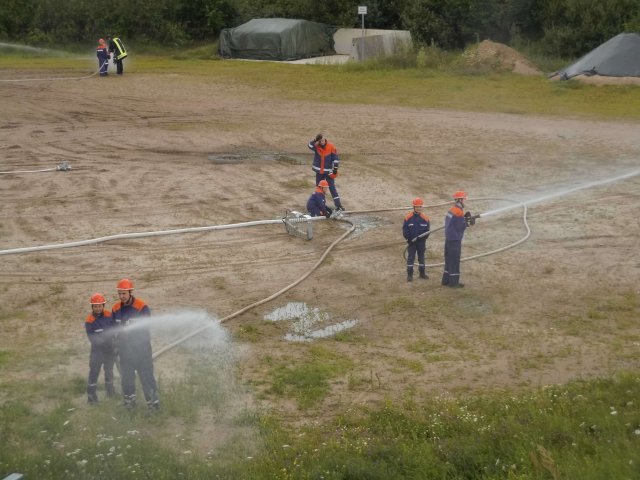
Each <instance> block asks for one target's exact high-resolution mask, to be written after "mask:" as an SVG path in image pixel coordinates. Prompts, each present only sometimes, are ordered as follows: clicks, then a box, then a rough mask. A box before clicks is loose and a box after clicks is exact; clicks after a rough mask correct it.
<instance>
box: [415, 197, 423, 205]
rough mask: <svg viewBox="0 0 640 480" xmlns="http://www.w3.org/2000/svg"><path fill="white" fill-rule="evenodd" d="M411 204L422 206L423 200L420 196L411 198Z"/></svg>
mask: <svg viewBox="0 0 640 480" xmlns="http://www.w3.org/2000/svg"><path fill="white" fill-rule="evenodd" d="M413 206H414V207H424V200H423V199H421V198H420V197H416V198H414V199H413Z"/></svg>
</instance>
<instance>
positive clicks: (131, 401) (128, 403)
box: [122, 393, 136, 410]
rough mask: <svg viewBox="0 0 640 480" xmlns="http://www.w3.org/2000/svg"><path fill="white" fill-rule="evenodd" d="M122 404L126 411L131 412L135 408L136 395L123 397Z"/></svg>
mask: <svg viewBox="0 0 640 480" xmlns="http://www.w3.org/2000/svg"><path fill="white" fill-rule="evenodd" d="M122 404H123V405H124V406H125V408H126V409H127V410H133V409H134V408H135V406H136V394H135V393H134V394H132V395H124V396H123V402H122Z"/></svg>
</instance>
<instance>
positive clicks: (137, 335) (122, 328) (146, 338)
mask: <svg viewBox="0 0 640 480" xmlns="http://www.w3.org/2000/svg"><path fill="white" fill-rule="evenodd" d="M132 300H133V301H132V302H131V303H130V304H129V305H124V304H123V303H122V302H118V303H116V304H115V305H114V306H113V308H112V309H111V315H112V316H113V322H114V324H115V325H116V326H117V327H119V328H118V346H119V347H122V346H123V345H134V344H141V343H151V329H150V328H149V325H145V326H136V327H135V328H129V327H131V326H132V325H135V324H136V323H137V322H136V320H138V319H140V318H141V317H149V316H151V309H150V308H149V307H148V306H147V305H146V304H145V303H144V302H143V301H142V300H140V299H139V298H135V297H132Z"/></svg>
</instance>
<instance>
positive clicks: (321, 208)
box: [307, 180, 333, 218]
mask: <svg viewBox="0 0 640 480" xmlns="http://www.w3.org/2000/svg"><path fill="white" fill-rule="evenodd" d="M328 189H329V182H327V181H326V180H320V182H318V186H317V187H316V190H315V192H313V193H312V194H311V196H310V197H309V200H307V211H308V212H309V215H311V216H312V217H319V216H320V215H324V216H325V217H327V218H329V217H330V216H331V214H332V213H333V209H332V208H331V207H328V206H327V202H326V195H327V190H328Z"/></svg>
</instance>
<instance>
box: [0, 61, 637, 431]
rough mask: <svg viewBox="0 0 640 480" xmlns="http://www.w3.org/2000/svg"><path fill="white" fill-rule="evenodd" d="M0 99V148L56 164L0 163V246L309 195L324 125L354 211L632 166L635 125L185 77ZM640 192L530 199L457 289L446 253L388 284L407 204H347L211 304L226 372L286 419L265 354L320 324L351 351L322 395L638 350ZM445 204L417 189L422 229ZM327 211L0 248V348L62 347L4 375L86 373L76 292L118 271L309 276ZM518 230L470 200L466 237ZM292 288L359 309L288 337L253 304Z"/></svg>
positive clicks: (556, 370)
mask: <svg viewBox="0 0 640 480" xmlns="http://www.w3.org/2000/svg"><path fill="white" fill-rule="evenodd" d="M292 68H296V67H295V66H292ZM4 74H6V75H7V77H15V76H19V75H20V74H21V72H7V71H5V72H4ZM25 74H27V73H25ZM44 74H45V73H44V72H43V75H44ZM27 75H31V76H33V75H34V73H33V72H29V73H28V74H27ZM0 103H1V104H2V108H1V109H0V151H1V152H2V153H0V170H2V171H11V170H24V169H40V168H50V167H54V166H56V165H57V164H58V163H60V162H62V161H68V162H70V164H71V165H72V171H70V172H51V173H38V174H18V175H2V176H0V249H10V248H16V247H24V246H34V245H43V244H51V243H60V242H70V241H76V240H84V239H89V238H96V237H101V236H105V235H111V234H117V233H125V232H141V231H156V230H165V229H175V228H183V227H194V226H203V225H216V224H227V223H236V222H245V221H250V220H262V219H277V218H280V217H281V216H282V215H283V213H284V211H285V209H288V208H293V209H299V210H300V209H304V205H305V202H306V199H307V197H308V196H309V194H310V193H311V191H312V181H313V176H312V173H311V169H310V165H309V162H310V155H309V154H308V151H307V148H306V142H307V140H308V138H310V137H311V136H313V135H315V134H316V133H317V132H323V133H324V134H325V135H326V136H327V137H328V138H329V139H330V140H331V141H333V142H334V143H335V144H336V145H337V148H338V151H339V153H340V154H341V156H342V165H343V166H342V168H341V174H340V177H339V178H338V186H339V189H340V193H341V196H342V198H343V201H344V204H345V206H346V208H347V210H349V211H360V210H370V209H384V208H393V207H402V206H405V205H409V204H410V202H411V199H413V198H414V197H415V196H423V197H424V198H425V200H426V202H427V204H436V203H441V202H443V201H446V200H448V199H449V197H450V195H451V193H452V192H453V191H455V190H458V189H464V190H467V191H468V192H469V195H470V197H471V198H472V199H471V201H470V202H469V207H470V209H471V210H472V211H473V212H488V211H490V210H492V209H494V208H498V207H501V206H504V205H506V203H502V202H499V201H486V200H483V201H480V200H477V201H474V200H473V198H484V197H494V198H509V199H515V200H524V199H532V198H538V197H540V196H544V195H547V194H550V193H554V192H559V191H562V190H563V189H567V188H572V187H575V186H579V185H581V184H585V183H588V182H590V181H596V180H601V179H605V178H609V177H614V176H616V175H620V174H623V173H626V172H629V171H633V170H637V169H638V168H640V161H639V159H640V136H639V135H638V131H639V126H638V125H637V124H631V123H605V122H596V121H583V120H577V119H571V118H566V119H562V118H543V117H527V116H522V115H509V114H480V113H465V112H450V111H438V110H427V109H417V108H399V107H393V106H363V105H331V104H318V103H304V102H293V101H286V100H283V99H282V98H273V97H270V96H267V95H264V94H263V92H261V91H260V90H259V89H249V88H245V87H243V86H242V85H232V84H220V83H215V82H213V81H211V80H209V79H207V78H205V77H202V76H199V77H189V76H187V75H180V74H166V75H161V74H158V75H151V74H136V73H131V72H129V73H128V74H125V76H124V77H123V78H112V77H109V78H107V79H100V78H92V79H88V80H82V81H68V82H33V83H24V84H18V83H13V84H0ZM221 158H222V159H227V160H228V159H230V158H231V159H233V161H227V162H220V161H216V159H221ZM278 158H280V160H277V159H278ZM212 159H213V160H212ZM283 159H284V160H283ZM292 159H293V160H292ZM639 203H640V176H636V177H634V178H631V179H628V180H625V181H621V182H617V183H615V184H610V185H608V186H603V187H599V188H591V189H587V190H580V191H578V192H575V193H573V194H571V195H567V196H563V197H559V198H555V199H554V200H551V201H547V202H543V203H537V204H534V205H532V206H531V208H530V210H529V215H528V220H529V223H530V225H531V228H532V231H533V233H532V236H531V238H530V239H529V240H528V241H527V242H525V243H524V244H522V245H521V246H519V247H517V248H515V249H511V250H508V251H506V252H504V253H501V254H496V255H492V256H488V257H485V258H483V259H479V260H476V261H471V262H468V263H464V264H463V282H464V283H466V288H464V289H462V290H455V291H454V290H451V289H448V288H444V287H441V286H440V285H439V275H440V273H441V269H440V268H433V269H430V273H431V278H430V279H429V280H428V281H426V282H420V281H414V282H413V283H412V284H407V283H406V282H405V267H404V260H403V257H402V253H403V249H404V243H403V241H402V238H401V231H400V229H401V224H402V218H403V216H404V212H402V211H393V212H388V213H375V214H366V215H358V214H353V215H350V218H352V219H353V220H354V221H355V222H356V223H357V224H358V225H359V230H358V232H357V234H356V235H353V236H352V237H350V238H348V239H347V240H345V241H344V242H342V243H341V244H339V245H338V246H337V247H336V248H335V250H334V251H333V252H332V253H331V254H330V255H329V257H328V259H327V261H326V262H325V263H324V264H323V265H322V266H321V267H320V268H319V269H318V270H316V271H315V272H314V273H313V274H312V275H311V276H310V277H309V278H308V279H306V280H305V281H304V282H303V283H301V284H300V285H299V286H297V287H296V288H294V289H292V290H291V291H289V292H288V293H286V294H285V295H283V296H281V297H279V298H277V299H275V300H273V301H271V302H269V303H267V304H265V305H263V306H260V307H258V308H256V309H254V310H252V311H250V312H248V313H246V314H244V315H241V316H240V317H238V318H236V319H233V320H231V321H230V322H228V323H227V324H226V327H227V328H228V330H229V331H230V333H231V334H232V335H233V336H234V337H235V338H236V340H235V342H236V344H237V346H238V351H239V352H241V355H240V356H239V360H238V367H239V369H238V371H239V378H240V379H241V382H242V383H244V384H246V385H249V394H250V396H252V397H253V399H254V400H253V401H255V402H257V403H264V404H266V405H268V406H270V407H273V408H276V409H278V410H281V411H286V412H288V413H290V414H291V418H292V419H294V420H295V419H296V418H298V416H299V412H297V410H296V409H295V408H294V407H293V406H292V404H291V402H289V401H287V400H286V399H282V398H281V397H277V396H274V395H270V394H269V393H268V387H269V385H270V381H269V376H268V375H269V371H270V365H272V364H274V362H275V363H276V364H277V363H278V362H285V363H286V362H288V363H291V364H295V362H296V360H298V359H301V358H304V357H306V356H307V355H308V354H309V349H310V348H315V347H316V346H321V347H322V348H324V349H328V350H330V351H334V352H336V354H337V355H342V356H344V358H348V359H350V360H351V361H352V362H353V363H352V365H353V367H352V369H351V370H350V372H349V373H348V374H347V375H345V376H344V377H343V378H339V379H338V380H337V381H335V382H333V384H332V393H331V395H329V396H328V397H327V399H326V400H325V401H324V402H323V403H321V404H320V405H319V406H318V409H317V412H318V414H319V415H322V414H323V413H322V412H325V413H326V412H328V411H332V409H334V408H342V407H344V406H346V405H350V404H360V403H371V402H376V401H379V400H382V399H384V398H389V397H391V398H394V397H395V396H398V395H405V394H406V393H407V391H408V389H409V390H410V391H412V392H413V393H414V394H416V395H418V396H420V395H422V394H427V393H433V392H435V393H443V394H444V393H447V392H450V393H457V392H473V391H480V390H483V389H487V388H506V387H515V388H521V387H528V386H537V385H544V384H550V383H557V382H566V381H568V380H571V379H576V378H583V377H591V376H596V375H601V374H606V373H609V372H613V371H617V370H620V369H637V368H638V367H639V366H640V363H639V360H638V359H639V358H640V355H638V349H639V348H640V347H639V345H640V328H639V325H638V321H637V318H638V309H639V306H638V305H639V302H638V298H639V297H638V295H639V291H638V284H639V283H638V281H639V280H640V253H639V252H640V243H639V240H638V238H639V237H640V221H639V217H638V216H637V212H638V205H639ZM445 212H446V207H437V208H428V209H427V214H428V215H429V216H430V217H431V218H432V225H433V227H434V228H435V227H438V226H440V225H441V224H442V222H443V216H444V214H445ZM365 227H366V228H365ZM344 229H345V227H344V225H342V224H340V223H336V222H320V223H317V224H316V228H315V238H314V239H313V240H312V241H305V240H303V239H300V238H296V237H292V236H289V235H287V233H286V232H285V230H284V228H283V227H282V226H280V225H268V226H259V227H251V228H245V229H241V230H227V231H223V232H209V233H195V234H187V235H174V236H163V237H154V238H145V239H134V240H118V241H111V242H107V243H102V244H99V245H93V246H86V247H77V248H70V249H62V250H52V251H47V252H40V253H28V254H19V255H6V256H0V270H1V271H0V313H1V314H0V322H1V323H0V329H1V331H2V335H0V350H2V351H7V352H14V353H15V352H20V355H21V356H23V357H24V358H25V359H26V358H28V357H29V355H30V353H36V352H43V351H45V352H47V351H51V352H58V353H60V352H63V353H60V354H59V355H58V356H53V355H52V358H53V360H52V364H51V365H48V366H47V367H46V368H45V367H43V366H42V365H40V367H39V368H38V369H37V370H36V369H34V367H33V366H32V365H31V364H30V363H29V362H25V364H24V367H22V368H18V369H17V370H15V371H12V372H3V376H4V378H5V380H4V381H8V380H9V379H10V380H16V379H19V378H34V376H35V378H39V377H41V378H43V380H44V381H46V379H50V378H51V377H52V376H58V375H61V374H62V375H68V376H74V375H75V376H81V377H84V375H85V374H86V361H87V353H88V342H87V341H86V338H85V336H84V331H83V326H82V322H83V320H84V317H85V316H86V315H87V313H88V305H87V302H88V298H89V296H90V294H91V293H93V292H94V291H102V292H105V293H106V294H107V296H108V299H109V302H110V303H111V302H113V301H114V300H115V284H116V282H117V280H118V279H120V278H122V277H129V278H131V279H132V280H134V282H135V283H136V285H137V290H136V293H137V294H138V295H139V296H140V297H141V298H143V299H145V300H146V301H147V303H149V304H150V305H151V307H152V308H153V309H154V311H157V312H170V311H173V310H175V309H177V308H196V309H204V310H206V311H208V312H209V313H210V314H212V315H217V316H219V317H224V316H226V315H229V314H230V313H232V312H235V311H237V310H239V309H240V308H242V307H244V306H246V305H248V304H250V303H253V302H255V301H257V300H260V299H262V298H265V297H267V296H268V295H271V294H272V293H274V292H276V291H278V290H280V289H281V288H283V287H285V286H287V285H289V284H290V283H292V282H293V281H295V280H296V279H298V278H299V277H300V276H302V275H303V274H305V273H306V272H307V271H308V270H309V269H310V268H311V267H312V266H313V265H314V263H315V262H316V261H317V260H318V258H319V257H320V255H321V254H322V253H323V251H324V250H325V249H326V248H327V247H328V246H329V244H330V243H331V242H333V241H334V240H335V239H336V238H337V237H338V236H339V235H341V234H342V233H343V232H344ZM523 234H524V226H523V223H522V211H521V210H519V209H514V210H511V211H509V212H508V213H505V214H503V215H496V216H493V217H487V218H486V219H480V220H479V221H478V224H477V225H476V227H474V228H473V229H472V230H469V231H468V233H467V236H466V237H465V242H464V245H463V253H465V254H469V255H470V254H478V253H482V252H486V251H490V250H493V249H496V248H499V247H502V246H504V245H508V244H510V243H512V242H514V241H516V240H518V239H519V238H521V237H522V236H523ZM428 249H429V252H428V257H429V258H428V260H429V262H431V263H437V262H439V261H441V257H442V253H441V252H442V237H441V236H440V235H439V234H434V235H433V238H431V239H430V240H429V243H428ZM288 302H306V303H307V304H308V305H309V306H310V307H317V308H320V309H321V310H322V311H324V312H326V313H327V314H328V315H329V316H330V317H331V318H332V319H334V320H335V322H340V321H344V320H348V319H357V320H358V324H357V326H356V327H354V328H353V329H351V330H349V331H348V334H346V335H342V336H341V338H340V339H339V340H340V341H337V340H336V339H333V338H329V339H325V340H321V341H316V342H308V343H294V342H287V341H285V340H284V338H283V337H284V336H285V335H286V334H287V333H289V328H290V326H288V324H287V322H269V321H266V320H265V319H264V315H266V314H268V313H269V312H271V311H273V310H274V309H275V308H277V307H281V306H283V305H286V304H287V303H288ZM165 341H166V340H165V339H156V345H155V346H156V349H157V348H159V347H160V346H162V344H163V342H165ZM56 359H57V361H58V362H59V363H60V364H61V365H62V369H60V368H58V367H59V365H57V364H56ZM178 365H180V363H179V362H177V361H176V359H175V357H174V356H173V354H172V353H171V352H169V353H167V354H166V355H163V356H161V357H160V358H158V359H157V363H156V368H157V371H158V374H159V375H160V376H161V377H163V378H171V377H173V376H179V375H180V374H181V371H180V368H179V367H178ZM61 372H62V373H61ZM256 398H259V399H260V400H255V399H256ZM79 400H82V398H80V399H79ZM302 417H303V418H307V419H309V418H313V417H314V415H313V414H312V413H309V412H307V413H305V414H304V415H302Z"/></svg>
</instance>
